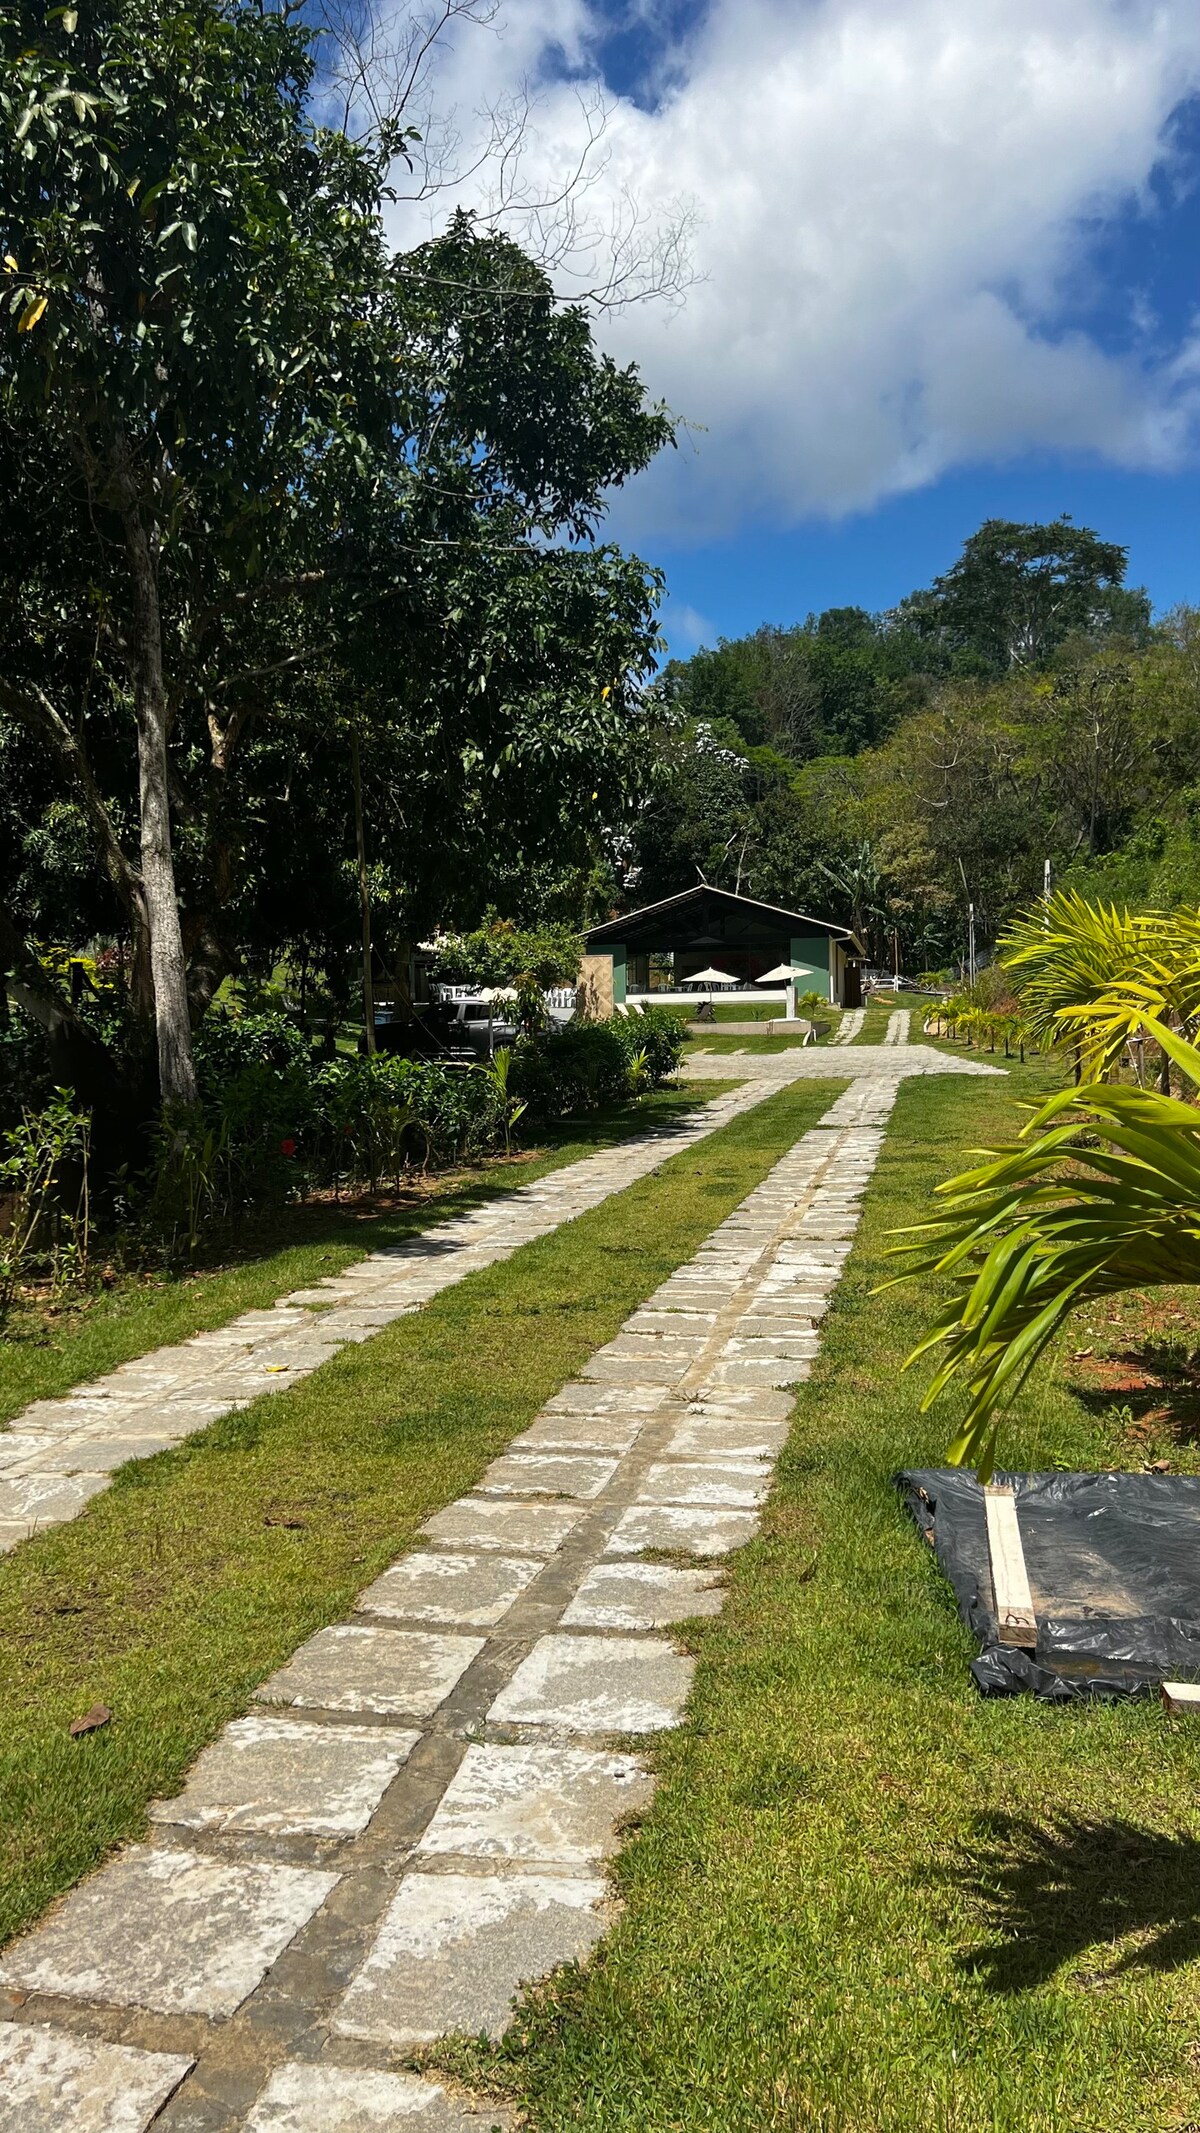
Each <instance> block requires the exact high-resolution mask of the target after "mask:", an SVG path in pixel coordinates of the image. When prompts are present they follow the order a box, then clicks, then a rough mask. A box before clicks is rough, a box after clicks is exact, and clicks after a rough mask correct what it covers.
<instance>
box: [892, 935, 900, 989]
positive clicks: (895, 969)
mask: <svg viewBox="0 0 1200 2133" xmlns="http://www.w3.org/2000/svg"><path fill="white" fill-rule="evenodd" d="M899 990H900V928H899V926H894V927H893V928H892V991H893V992H899Z"/></svg>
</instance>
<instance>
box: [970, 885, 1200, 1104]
mask: <svg viewBox="0 0 1200 2133" xmlns="http://www.w3.org/2000/svg"><path fill="white" fill-rule="evenodd" d="M999 947H1000V960H1001V962H1002V964H1003V965H1004V968H1005V969H1006V970H1010V971H1012V972H1013V974H1014V976H1015V978H1016V980H1017V982H1018V984H1019V986H1020V997H1021V1010H1022V1015H1023V1019H1024V1021H1025V1025H1026V1028H1027V1029H1028V1031H1029V1034H1030V1036H1031V1038H1032V1039H1033V1041H1034V1042H1036V1043H1038V1044H1041V1045H1044V1046H1046V1047H1047V1048H1051V1047H1053V1048H1057V1049H1060V1050H1061V1049H1062V1048H1064V1047H1069V1048H1070V1050H1071V1051H1072V1053H1073V1055H1074V1058H1075V1063H1076V1072H1077V1077H1078V1078H1079V1079H1080V1080H1083V1081H1088V1082H1092V1081H1099V1080H1102V1079H1104V1077H1105V1076H1106V1075H1108V1074H1110V1073H1111V1072H1112V1071H1113V1069H1114V1067H1115V1066H1116V1064H1117V1062H1118V1061H1119V1060H1120V1058H1121V1056H1122V1054H1123V1053H1124V1051H1125V1048H1126V1046H1127V1044H1128V1043H1129V1041H1130V1039H1131V1038H1137V1037H1138V1036H1139V1035H1140V1034H1141V1032H1142V1030H1143V1028H1145V1027H1146V1026H1147V1023H1148V1020H1150V1019H1153V1020H1154V1021H1155V1022H1156V1023H1165V1024H1166V1025H1168V1026H1169V1027H1172V1028H1176V1029H1178V1030H1180V1031H1182V1033H1183V1034H1184V1035H1185V1036H1189V1037H1194V1036H1195V1034H1196V1031H1197V1025H1198V1022H1200V912H1196V911H1173V912H1164V911H1135V912H1131V911H1128V910H1125V909H1118V907H1117V906H1116V905H1115V904H1099V903H1097V904H1092V903H1089V902H1088V901H1087V899H1086V897H1083V896H1080V895H1078V894H1077V893H1076V892H1075V891H1074V890H1071V889H1060V890H1057V891H1056V892H1055V894H1054V895H1053V896H1051V897H1048V898H1047V899H1046V900H1045V901H1044V902H1043V903H1040V904H1039V905H1037V906H1036V908H1035V909H1034V910H1033V911H1031V912H1029V913H1028V914H1027V915H1026V916H1025V917H1024V918H1021V919H1019V920H1017V921H1016V923H1015V924H1014V925H1012V926H1010V927H1009V928H1008V930H1007V932H1006V933H1005V934H1003V935H1002V936H1001V939H1000V943H999ZM1161 1056H1162V1076H1163V1087H1164V1090H1165V1091H1166V1092H1167V1093H1169V1089H1170V1066H1169V1054H1168V1053H1167V1052H1166V1050H1165V1049H1164V1050H1163V1051H1162V1055H1161ZM1134 1063H1135V1067H1136V1069H1137V1072H1138V1078H1139V1080H1140V1079H1141V1078H1142V1063H1141V1053H1140V1050H1138V1051H1136V1052H1135V1054H1134Z"/></svg>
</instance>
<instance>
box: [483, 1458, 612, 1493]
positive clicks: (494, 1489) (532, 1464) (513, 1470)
mask: <svg viewBox="0 0 1200 2133" xmlns="http://www.w3.org/2000/svg"><path fill="white" fill-rule="evenodd" d="M616 1471H617V1462H616V1460H615V1459H589V1458H588V1457H586V1456H585V1455H584V1454H582V1453H580V1454H575V1453H571V1452H560V1453H558V1454H555V1453H552V1452H505V1453H504V1454H503V1455H502V1456H501V1457H500V1458H499V1459H493V1461H492V1463H491V1465H490V1466H489V1468H488V1469H487V1472H486V1473H485V1474H484V1475H483V1478H482V1480H481V1481H480V1482H479V1484H478V1488H479V1493H480V1495H481V1496H483V1495H487V1496H539V1495H541V1496H574V1497H577V1498H581V1499H582V1500H583V1501H585V1502H586V1501H587V1500H588V1499H590V1498H591V1497H594V1496H599V1494H600V1491H601V1490H602V1489H605V1488H607V1487H608V1484H609V1482H610V1481H611V1480H612V1478H613V1475H614V1474H615V1473H616Z"/></svg>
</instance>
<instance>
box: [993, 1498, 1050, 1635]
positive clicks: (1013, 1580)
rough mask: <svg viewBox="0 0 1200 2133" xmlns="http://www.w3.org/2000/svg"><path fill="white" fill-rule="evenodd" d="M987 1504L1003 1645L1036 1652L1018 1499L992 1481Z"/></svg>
mask: <svg viewBox="0 0 1200 2133" xmlns="http://www.w3.org/2000/svg"><path fill="white" fill-rule="evenodd" d="M983 1501H984V1510H985V1511H986V1514H987V1537H988V1554H989V1556H990V1558H991V1565H992V1591H993V1593H994V1595H995V1600H996V1620H997V1622H998V1623H999V1625H1000V1642H1001V1644H1023V1645H1025V1646H1026V1648H1027V1649H1028V1650H1030V1651H1032V1649H1033V1647H1034V1645H1035V1644H1036V1643H1037V1617H1036V1615H1035V1614H1034V1611H1033V1594H1032V1593H1031V1592H1030V1590H1029V1576H1028V1573H1027V1571H1026V1569H1025V1550H1024V1548H1023V1547H1022V1546H1021V1528H1020V1526H1019V1525H1018V1523H1017V1505H1016V1499H1015V1497H1014V1496H1013V1492H1012V1490H1011V1489H1010V1488H1001V1487H1000V1486H999V1484H998V1483H996V1482H992V1483H990V1484H989V1486H988V1487H987V1488H985V1490H984V1492H983Z"/></svg>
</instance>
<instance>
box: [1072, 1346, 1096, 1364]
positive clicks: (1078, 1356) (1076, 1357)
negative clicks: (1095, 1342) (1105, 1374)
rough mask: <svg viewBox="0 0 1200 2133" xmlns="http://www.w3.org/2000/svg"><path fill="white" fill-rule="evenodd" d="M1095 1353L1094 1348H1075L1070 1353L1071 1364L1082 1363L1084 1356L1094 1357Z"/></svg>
mask: <svg viewBox="0 0 1200 2133" xmlns="http://www.w3.org/2000/svg"><path fill="white" fill-rule="evenodd" d="M1095 1352H1096V1351H1095V1349H1094V1348H1076V1349H1075V1350H1074V1352H1073V1353H1072V1356H1071V1361H1072V1362H1073V1363H1082V1361H1083V1359H1084V1356H1085V1355H1094V1354H1095Z"/></svg>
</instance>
